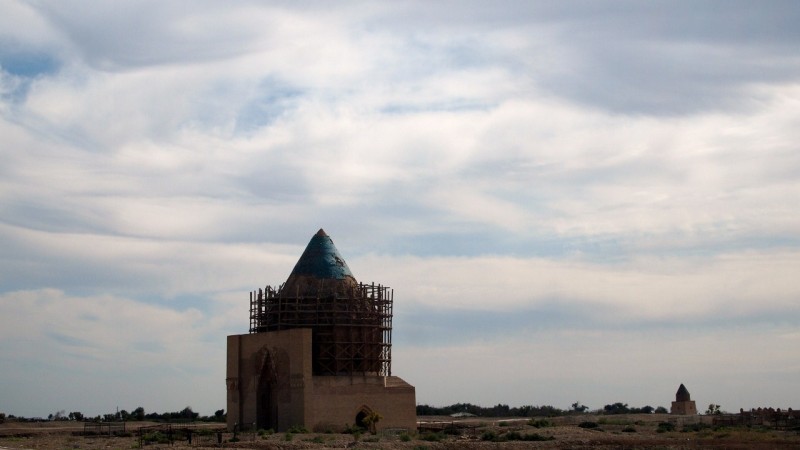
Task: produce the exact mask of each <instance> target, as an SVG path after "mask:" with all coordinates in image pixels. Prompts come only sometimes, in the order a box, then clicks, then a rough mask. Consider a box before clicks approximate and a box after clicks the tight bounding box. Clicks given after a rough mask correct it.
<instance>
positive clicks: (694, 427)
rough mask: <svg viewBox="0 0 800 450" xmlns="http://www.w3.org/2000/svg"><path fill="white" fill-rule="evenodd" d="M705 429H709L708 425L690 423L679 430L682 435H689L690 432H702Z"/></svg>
mask: <svg viewBox="0 0 800 450" xmlns="http://www.w3.org/2000/svg"><path fill="white" fill-rule="evenodd" d="M706 428H710V425H706V424H704V423H691V424H688V425H684V426H683V429H682V430H681V432H682V433H689V432H692V431H702V430H704V429H706Z"/></svg>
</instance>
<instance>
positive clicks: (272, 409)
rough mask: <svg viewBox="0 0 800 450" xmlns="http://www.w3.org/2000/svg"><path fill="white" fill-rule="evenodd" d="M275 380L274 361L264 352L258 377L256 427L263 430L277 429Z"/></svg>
mask: <svg viewBox="0 0 800 450" xmlns="http://www.w3.org/2000/svg"><path fill="white" fill-rule="evenodd" d="M276 382H277V371H276V370H275V363H274V362H273V360H272V357H271V355H270V353H269V352H266V353H265V355H264V359H263V363H262V365H261V374H260V376H259V378H258V392H257V396H256V398H257V400H256V428H259V429H265V430H268V429H273V430H277V429H278V428H277V427H278V417H277V416H278V411H277V405H276V402H275V400H276V398H275V391H276V389H275V388H276V387H277V386H276V384H277V383H276Z"/></svg>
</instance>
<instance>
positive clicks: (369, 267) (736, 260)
mask: <svg viewBox="0 0 800 450" xmlns="http://www.w3.org/2000/svg"><path fill="white" fill-rule="evenodd" d="M798 264H800V254H798V253H797V252H787V251H776V252H742V253H736V254H728V255H720V256H715V257H695V258H685V257H682V258H678V257H670V258H665V257H655V258H654V257H641V258H637V259H635V260H632V261H628V262H623V263H616V264H603V263H596V262H595V263H593V262H591V261H585V260H582V259H581V258H568V259H561V260H551V259H543V258H527V259H523V258H513V257H507V256H487V257H475V258H443V257H440V258H421V257H413V256H408V257H401V258H392V257H386V256H375V255H373V256H368V257H364V258H357V259H354V260H351V261H350V267H351V268H353V270H354V271H356V275H357V276H358V277H363V280H365V281H369V280H385V281H383V282H384V283H386V284H389V285H391V286H394V287H395V288H396V290H397V295H398V302H402V304H405V305H412V306H410V307H411V308H413V309H415V310H418V311H419V310H424V309H428V308H432V309H435V310H439V311H442V310H453V311H457V310H461V309H466V310H483V311H505V312H512V311H515V310H516V311H530V310H534V311H535V310H536V309H537V308H543V307H549V306H551V305H553V304H555V305H558V307H559V308H567V307H569V308H572V309H571V310H572V311H575V312H578V311H579V312H581V313H582V314H588V315H590V317H591V318H592V319H593V320H594V321H596V322H597V323H606V322H608V323H619V324H630V323H647V322H656V323H657V322H668V323H673V324H680V323H695V324H697V323H705V322H717V321H720V320H725V319H736V318H739V319H741V318H746V317H752V316H756V315H758V314H767V315H770V316H772V317H780V316H782V315H787V317H794V316H796V314H797V313H798V308H797V305H796V301H795V300H796V299H797V298H798V296H800V287H798V286H797V284H796V283H795V282H794V280H795V275H794V272H795V268H796V267H797V266H798ZM408 307H409V306H406V308H408ZM753 319H756V317H753Z"/></svg>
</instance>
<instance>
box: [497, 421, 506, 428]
mask: <svg viewBox="0 0 800 450" xmlns="http://www.w3.org/2000/svg"><path fill="white" fill-rule="evenodd" d="M497 426H500V427H507V426H508V422H500V423H498V424H497Z"/></svg>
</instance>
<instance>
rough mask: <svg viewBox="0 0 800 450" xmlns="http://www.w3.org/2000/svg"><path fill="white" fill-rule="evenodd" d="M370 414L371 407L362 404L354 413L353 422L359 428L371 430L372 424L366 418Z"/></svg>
mask: <svg viewBox="0 0 800 450" xmlns="http://www.w3.org/2000/svg"><path fill="white" fill-rule="evenodd" d="M370 414H372V408H370V407H369V406H367V405H362V406H361V408H359V410H358V413H357V414H356V420H355V424H356V426H357V427H359V428H363V429H365V430H371V428H372V426H371V423H370V421H369V420H368V419H367V417H369V415H370Z"/></svg>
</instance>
